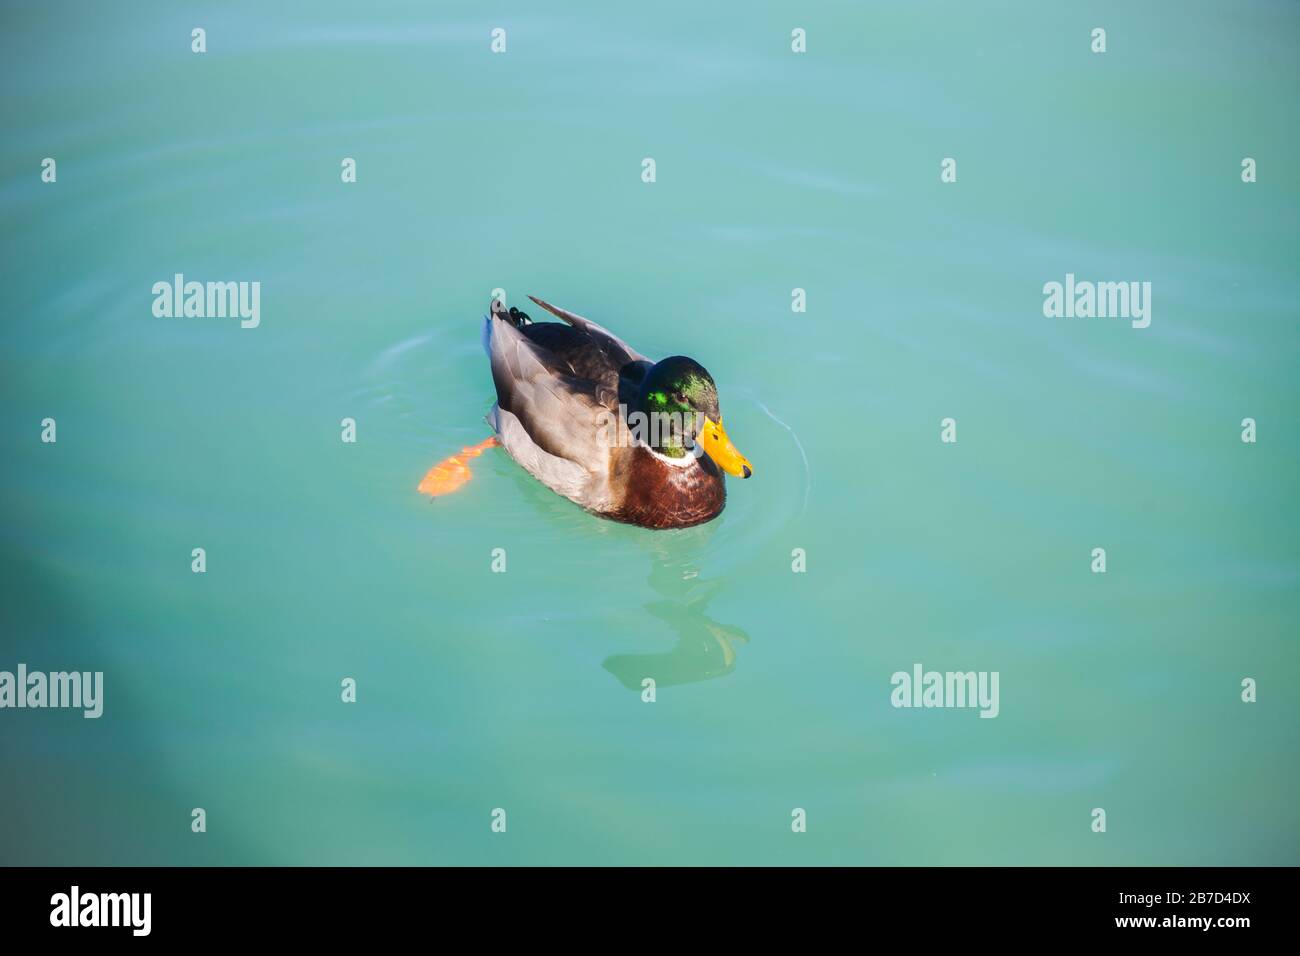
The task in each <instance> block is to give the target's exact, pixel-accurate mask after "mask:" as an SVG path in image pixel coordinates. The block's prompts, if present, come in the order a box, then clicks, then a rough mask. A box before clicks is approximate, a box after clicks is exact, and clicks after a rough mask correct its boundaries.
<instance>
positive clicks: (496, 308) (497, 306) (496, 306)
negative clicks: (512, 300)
mask: <svg viewBox="0 0 1300 956" xmlns="http://www.w3.org/2000/svg"><path fill="white" fill-rule="evenodd" d="M492 314H493V315H495V316H496V317H497V318H498V319H505V321H507V322H509V323H510V324H511V325H513V326H514V327H515V328H517V329H522V328H523V327H524V326H525V325H528V324H529V323H531V322H532V321H533V320H532V319H530V318H529V317H528V313H527V312H520V311H519V310H518V309H516V308H514V307H513V306H512V307H511V308H509V309H507V308H506V307H505V304H504V303H503V302H501V301H500V300H499V299H493V300H492Z"/></svg>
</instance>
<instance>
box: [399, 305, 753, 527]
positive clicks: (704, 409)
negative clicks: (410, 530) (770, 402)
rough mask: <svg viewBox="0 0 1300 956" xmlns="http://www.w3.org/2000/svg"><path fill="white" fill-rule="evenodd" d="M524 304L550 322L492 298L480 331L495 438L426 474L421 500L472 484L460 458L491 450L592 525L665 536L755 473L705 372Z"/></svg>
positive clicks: (717, 507) (720, 502) (707, 515)
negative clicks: (492, 391)
mask: <svg viewBox="0 0 1300 956" xmlns="http://www.w3.org/2000/svg"><path fill="white" fill-rule="evenodd" d="M528 298H529V299H530V300H531V301H533V302H534V303H536V304H537V305H538V306H539V307H540V308H542V309H545V310H546V311H547V312H549V313H551V314H552V315H554V316H555V317H556V318H557V319H559V320H560V321H558V322H554V321H533V319H532V317H531V316H529V315H528V314H527V313H525V312H522V311H520V310H519V309H516V308H509V309H507V308H506V306H505V304H504V303H503V302H502V301H501V300H500V299H493V301H492V304H491V307H490V311H489V313H488V315H486V316H485V317H484V320H483V329H482V343H483V348H484V350H485V351H486V352H487V355H488V360H489V364H490V367H491V371H492V382H493V385H494V386H495V388H496V403H495V404H494V405H493V406H492V409H491V411H490V412H489V413H488V416H487V421H488V424H489V425H490V426H491V428H492V432H493V434H492V436H491V437H489V438H488V439H487V440H485V441H483V442H480V443H479V444H477V445H474V446H469V447H466V448H462V449H461V451H460V452H459V453H458V454H457V455H453V456H451V457H450V458H447V459H445V460H444V461H442V462H439V463H438V464H437V465H435V466H434V467H433V468H431V469H430V470H429V471H428V473H427V474H426V475H425V477H424V479H423V480H422V481H421V482H420V485H419V490H420V491H421V492H423V493H425V494H427V495H430V496H432V497H438V496H441V495H444V494H448V493H450V492H452V491H455V490H456V489H458V488H460V487H461V486H463V485H464V484H465V483H466V482H467V481H468V480H469V479H470V476H471V472H470V468H469V464H468V460H469V459H472V458H476V457H478V456H479V455H481V454H484V453H485V452H487V451H488V450H489V449H491V448H494V447H501V448H503V449H504V450H505V452H506V454H507V455H509V456H510V458H512V459H513V460H514V461H515V463H516V464H518V465H519V466H520V467H521V468H523V469H524V471H526V472H528V474H530V475H532V476H533V477H534V478H536V479H537V480H538V481H540V482H541V483H542V484H543V485H545V486H546V487H547V488H549V489H551V490H552V491H554V492H555V493H556V494H558V495H562V496H563V497H565V498H567V499H569V500H570V501H572V502H574V503H575V504H577V505H578V506H579V507H581V508H583V509H585V510H586V511H588V512H590V513H592V514H594V515H597V516H599V517H601V518H606V519H609V520H612V521H618V522H623V523H625V524H631V525H637V526H639V527H642V528H650V529H671V528H688V527H691V526H694V525H699V524H703V523H705V522H708V521H712V520H713V519H714V518H716V517H717V516H718V515H720V514H721V513H722V510H723V508H724V507H725V506H726V501H727V489H726V478H725V476H726V475H731V476H734V477H737V478H742V479H743V478H749V477H750V476H751V475H753V473H754V469H753V466H752V465H751V464H750V462H749V459H747V458H746V457H745V456H744V455H742V454H741V453H740V451H739V450H738V449H737V448H736V446H735V445H734V444H733V443H732V441H731V439H730V438H729V437H728V436H727V432H726V429H725V428H724V427H723V418H722V411H721V408H720V405H719V399H718V387H717V384H716V383H715V382H714V380H713V376H712V375H710V374H709V372H708V370H707V369H705V368H704V366H703V365H701V364H700V363H699V362H697V361H695V360H694V359H692V358H688V357H687V356H684V355H672V356H669V357H667V358H664V359H660V360H659V361H657V362H655V361H651V360H650V359H648V358H647V357H646V356H644V355H642V354H641V353H640V352H638V351H637V350H636V349H634V348H632V347H631V346H630V345H628V344H627V343H626V342H624V341H623V340H622V339H621V338H619V337H618V336H616V335H615V334H614V333H612V332H610V331H609V330H608V329H606V328H604V327H602V326H600V325H597V324H596V323H595V322H592V321H591V320H589V319H585V318H583V317H582V316H580V315H576V314H575V313H573V312H570V311H568V310H567V309H562V308H559V307H558V306H554V305H551V304H550V303H549V302H545V301H543V300H542V299H539V298H536V297H534V296H529V297H528Z"/></svg>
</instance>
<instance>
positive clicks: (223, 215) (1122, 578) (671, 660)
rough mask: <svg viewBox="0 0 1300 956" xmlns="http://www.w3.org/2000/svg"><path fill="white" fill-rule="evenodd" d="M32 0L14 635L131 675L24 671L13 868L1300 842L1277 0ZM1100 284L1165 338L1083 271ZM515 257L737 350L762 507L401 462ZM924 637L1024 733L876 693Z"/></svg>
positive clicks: (1289, 50)
mask: <svg viewBox="0 0 1300 956" xmlns="http://www.w3.org/2000/svg"><path fill="white" fill-rule="evenodd" d="M3 22H4V29H3V31H0V62H3V63H4V66H3V70H4V77H5V81H6V87H7V91H8V95H7V96H5V97H4V98H3V100H2V101H0V111H3V117H2V118H3V126H4V129H5V137H4V140H3V145H2V146H0V203H2V205H3V210H4V223H5V229H4V233H3V237H4V238H3V242H4V255H3V258H2V259H0V270H2V272H3V274H2V276H0V280H2V284H3V289H4V303H5V321H4V323H3V325H0V343H2V344H3V349H2V352H0V354H2V358H0V360H2V361H3V366H0V372H2V374H0V395H2V396H3V400H4V401H3V409H4V411H3V418H2V419H0V421H2V424H3V433H2V435H0V441H2V442H3V462H4V466H3V469H2V470H0V482H2V485H0V487H2V489H3V502H4V523H3V528H4V534H3V537H2V538H0V542H2V543H0V572H2V574H0V579H2V580H3V582H4V584H3V587H4V592H3V600H2V601H0V670H13V669H14V668H15V666H16V665H17V664H18V663H19V662H24V663H26V664H27V665H28V667H29V668H31V669H39V670H49V671H53V670H67V669H76V670H85V671H102V672H103V673H104V686H105V691H104V693H105V701H104V715H103V717H102V718H100V719H98V720H85V719H82V717H81V715H80V714H79V713H77V712H70V711H55V710H21V711H19V710H4V711H0V747H2V748H3V757H4V767H5V781H4V786H3V787H2V788H0V862H4V863H56V864H74V863H75V864H103V863H128V864H145V863H175V864H240V863H251V864H293V863H300V864H334V863H395V864H425V863H454V864H499V863H529V864H536V863H598V864H609V863H651V864H668V863H690V864H714V863H740V864H758V863H828V864H849V863H871V864H977V863H992V864H1013V863H1021V864H1063V863H1083V864H1103V863H1120V864H1160V863H1162V864H1229V863H1235V864H1263V863H1272V864H1293V863H1296V862H1297V851H1298V850H1300V811H1297V803H1296V801H1295V792H1296V787H1297V783H1300V765H1298V755H1297V746H1296V743H1297V726H1300V719H1298V718H1300V705H1298V704H1297V701H1296V695H1295V688H1296V686H1297V681H1298V680H1300V666H1298V662H1297V652H1296V643H1295V642H1296V619H1297V612H1298V611H1300V545H1298V540H1300V539H1298V536H1297V530H1298V523H1297V519H1296V511H1295V503H1294V491H1295V486H1296V485H1295V483H1296V474H1297V471H1298V469H1300V439H1298V437H1297V429H1296V410H1297V407H1300V387H1298V386H1297V378H1296V371H1297V359H1300V339H1298V337H1297V333H1296V328H1297V325H1296V323H1297V318H1300V307H1298V306H1297V300H1298V295H1297V293H1298V292H1300V288H1298V283H1297V270H1296V263H1297V262H1298V261H1300V242H1298V241H1297V230H1296V222H1297V215H1298V214H1300V189H1298V187H1297V183H1296V178H1295V175H1294V162H1295V157H1296V156H1297V155H1300V136H1298V135H1297V129H1296V122H1295V119H1296V116H1297V115H1300V114H1298V113H1297V100H1298V99H1300V96H1298V94H1300V81H1298V80H1297V72H1296V68H1295V67H1296V61H1295V54H1296V41H1297V35H1298V30H1300V9H1298V8H1297V7H1296V6H1295V5H1294V4H1291V3H1281V2H1279V3H1249V4H1232V5H1224V4H1217V3H1160V4H1142V5H1132V4H1119V3H1115V4H1103V5H1094V6H1093V8H1092V9H1090V10H1087V11H1085V10H1082V9H1079V8H1078V7H1077V5H1067V4H1042V3H1030V2H1024V3H1008V4H996V5H992V6H989V7H984V6H983V5H974V4H970V5H968V4H959V3H935V4H915V5H914V4H897V5H883V4H882V5H871V6H867V5H861V6H858V5H854V6H853V7H850V5H847V4H829V3H828V4H819V5H815V6H812V7H805V6H803V5H799V6H792V5H788V4H779V3H749V4H744V5H740V4H729V5H704V4H679V3H669V4H653V5H650V6H643V7H633V8H628V9H626V10H620V9H616V8H614V7H612V6H611V5H609V4H598V3H584V4H562V5H558V6H556V7H554V8H551V7H547V8H546V9H543V8H540V7H538V6H537V5H535V4H524V3H503V4H496V5H494V6H493V7H492V8H491V9H486V8H484V7H483V5H482V4H478V3H470V2H463V3H439V4H428V3H403V4H390V3H385V4H378V5H374V7H373V8H372V7H371V6H367V5H361V6H357V5H354V4H345V3H340V2H328V3H313V4H310V5H296V6H295V7H294V8H293V9H291V10H280V9H274V8H271V6H270V5H266V4H257V3H247V2H240V3H223V4H220V5H209V6H206V7H203V8H200V9H194V10H187V9H183V8H179V7H178V6H177V5H174V4H163V3H155V4H143V5H133V8H132V12H131V13H130V15H129V16H128V15H127V14H126V13H125V12H123V11H120V10H117V9H116V8H114V7H112V6H111V5H104V4H94V3H82V4H61V5H43V6H39V7H37V6H31V7H23V8H21V9H8V10H6V11H5V12H4V14H3ZM1097 26H1102V27H1104V28H1105V29H1106V30H1107V46H1108V48H1107V51H1106V52H1105V53H1104V54H1095V53H1092V52H1091V50H1090V43H1091V40H1090V31H1091V30H1092V29H1093V28H1094V27H1097ZM194 27H203V28H204V29H205V30H206V31H207V33H206V40H207V52H206V53H203V54H195V53H193V52H191V48H190V43H191V39H190V38H191V33H190V31H191V30H192V28H194ZM495 27H501V28H504V29H505V30H506V37H507V39H506V43H507V47H506V52H505V53H501V54H494V53H492V52H491V49H490V43H491V36H490V34H491V31H492V29H493V28H495ZM796 27H800V28H803V29H805V30H806V31H807V49H808V52H807V53H804V54H795V53H793V52H791V49H790V42H791V40H790V34H791V30H792V29H794V28H796ZM44 157H51V158H54V159H55V160H56V162H57V180H56V182H53V183H43V182H42V181H41V160H42V159H43V158H44ZM344 157H350V158H353V159H355V160H356V164H357V181H356V182H355V183H348V184H345V183H343V182H341V176H340V168H341V162H342V160H343V158H344ZM647 157H650V158H653V159H655V162H656V181H655V182H654V183H645V182H643V181H642V178H641V173H642V160H643V159H644V158H647ZM946 157H952V158H955V159H956V160H957V181H956V182H954V183H943V182H941V181H940V163H941V161H942V160H943V159H944V158H946ZM1243 157H1252V158H1254V159H1255V160H1256V161H1257V163H1258V181H1257V182H1255V183H1250V184H1247V183H1243V182H1242V181H1241V175H1240V173H1241V161H1242V159H1243ZM176 273H183V274H184V275H185V276H186V277H187V278H188V279H194V280H198V281H226V280H229V281H250V282H251V281H257V282H260V283H261V287H260V288H261V304H260V324H259V325H258V326H257V327H256V328H247V329H245V328H241V327H240V325H239V323H238V321H237V320H233V319H229V318H159V317H156V316H155V315H154V314H153V312H152V303H153V294H152V292H151V289H152V286H153V284H154V283H155V282H159V281H164V282H168V281H171V279H172V276H173V275H174V274H176ZM1067 273H1072V274H1075V275H1077V276H1078V277H1080V278H1081V279H1092V280H1107V281H1128V280H1132V281H1149V282H1151V283H1152V289H1153V293H1152V300H1151V304H1152V309H1151V319H1152V321H1151V324H1150V327H1148V328H1145V329H1136V328H1133V327H1132V325H1131V324H1130V322H1129V321H1127V320H1112V319H1099V318H1097V319H1072V320H1065V319H1051V318H1046V317H1044V314H1043V292H1042V288H1043V285H1044V283H1047V282H1051V281H1064V278H1065V276H1066V274H1067ZM496 288H503V289H504V290H505V291H506V294H507V297H508V300H509V302H510V304H512V305H520V306H528V305H529V303H527V302H526V300H525V298H524V297H525V295H526V294H529V293H531V294H534V295H539V296H542V297H544V298H547V299H549V300H550V301H552V302H555V303H557V304H558V305H561V306H564V307H567V308H570V309H572V310H574V311H577V312H579V313H582V314H584V315H587V316H588V317H590V318H592V319H595V320H596V321H598V322H601V323H603V324H605V325H608V326H609V327H611V328H612V329H613V330H615V331H616V332H617V333H619V334H620V335H622V336H624V337H625V338H627V339H628V340H629V341H630V342H632V343H633V344H634V345H635V346H636V347H638V348H639V349H640V350H641V351H643V352H645V353H647V354H649V355H651V356H656V357H657V356H662V355H667V354H673V353H685V354H689V355H691V356H693V357H694V358H696V359H698V360H699V361H700V362H702V363H703V364H704V365H705V366H706V367H708V368H709V370H710V371H711V372H712V373H713V376H714V377H715V379H716V380H717V382H718V386H719V389H720V393H721V399H722V408H723V411H724V412H725V414H726V421H727V428H728V431H729V433H730V434H731V436H732V438H733V439H734V440H735V441H736V443H737V445H738V446H739V447H740V449H741V450H742V451H743V452H744V453H745V454H746V455H747V456H748V457H749V459H750V460H751V461H752V462H753V464H754V467H755V470H756V474H755V477H754V478H753V479H752V480H750V481H747V482H743V483H741V482H737V481H732V482H731V483H730V484H729V493H730V497H729V503H728V507H727V510H726V511H725V512H724V513H723V515H722V516H721V517H720V518H719V519H718V520H717V521H715V522H713V523H711V524H709V525H706V526H703V527H700V528H696V529H691V530H687V531H682V532H660V533H655V532H648V531H644V530H640V529H636V528H631V527H626V526H622V525H616V524H612V523H608V522H603V521H600V520H598V519H596V518H593V517H591V516H589V515H587V514H585V513H583V512H581V511H579V510H578V509H577V508H576V507H574V506H573V505H571V504H569V503H568V502H566V501H564V500H563V499H560V498H558V497H556V496H555V495H554V494H552V493H551V492H549V491H547V490H546V489H545V488H543V487H542V486H540V485H539V484H538V483H536V482H535V481H533V480H532V479H531V478H529V477H528V476H527V475H525V474H524V473H523V472H522V471H521V470H520V469H519V468H518V467H517V466H515V465H514V464H513V463H512V462H511V461H510V460H509V459H508V458H506V457H505V455H504V454H503V453H502V452H501V451H500V450H496V451H493V452H490V453H489V454H487V455H485V456H484V457H482V458H480V459H478V460H477V461H476V462H475V468H474V472H475V477H474V479H473V480H472V481H471V482H470V483H469V484H468V485H467V486H466V487H465V488H464V489H463V490H462V491H460V492H458V493H457V494H455V495H453V496H450V497H448V498H444V499H440V500H438V501H436V502H430V501H429V500H427V499H424V498H422V497H421V496H420V495H418V494H417V493H416V492H415V486H416V483H417V482H418V481H419V479H420V477H421V476H422V475H423V473H424V471H425V470H426V469H427V468H428V467H429V466H430V465H432V464H433V463H434V462H435V461H437V460H438V459H440V458H442V457H444V456H445V455H448V454H451V453H453V452H454V451H456V450H457V449H458V448H460V447H461V446H462V445H466V444H471V443H474V442H477V441H479V440H481V439H482V438H484V437H486V435H487V434H488V432H487V430H486V427H485V425H484V423H483V416H484V414H485V413H486V412H487V410H488V408H489V407H490V405H491V403H492V401H493V391H492V384H491V379H490V376H489V374H488V370H487V365H486V361H485V358H484V356H483V354H482V352H481V350H480V347H479V341H478V337H479V321H480V317H481V316H482V314H483V313H484V311H485V310H486V308H487V304H488V301H489V298H490V296H491V295H492V290H493V289H496ZM795 288H802V289H805V290H806V293H807V311H806V312H803V313H796V312H792V310H791V290H793V289H795ZM530 311H533V312H534V313H535V314H536V312H537V310H533V309H531V308H530ZM349 417H350V418H353V419H355V421H356V423H357V425H356V427H357V441H356V442H355V443H351V444H349V443H344V442H343V441H341V439H340V431H341V427H340V422H341V421H342V420H343V419H344V418H349ZM948 417H951V418H954V419H955V420H956V422H957V439H958V440H957V442H956V443H943V442H941V441H940V421H941V419H944V418H948ZM1246 417H1251V418H1254V419H1255V420H1256V421H1257V423H1258V440H1257V442H1255V443H1254V444H1246V443H1243V442H1242V441H1241V438H1240V436H1241V430H1242V429H1241V424H1240V423H1241V420H1242V419H1243V418H1246ZM45 418H53V419H55V420H56V422H57V441H56V442H55V443H52V444H51V443H43V442H42V441H41V422H42V420H43V419H45ZM200 547H201V548H204V549H205V551H206V555H207V570H206V572H205V573H203V574H195V573H192V572H191V552H192V550H193V549H194V548H200ZM1097 547H1103V548H1105V549H1106V553H1107V570H1106V573H1105V574H1094V573H1092V571H1091V569H1090V565H1091V563H1092V556H1091V555H1092V551H1093V549H1094V548H1097ZM498 548H500V549H504V551H505V554H506V560H507V570H506V571H505V573H494V572H493V570H492V560H493V559H492V553H493V551H494V549H498ZM797 548H801V549H804V553H805V554H806V568H807V570H806V571H805V572H804V573H794V572H793V571H792V560H793V559H792V552H793V551H794V549H797ZM916 663H921V664H923V665H924V667H925V668H926V669H936V670H940V671H947V670H960V671H966V670H976V671H990V672H991V671H996V672H998V673H999V675H1000V712H999V714H998V716H997V718H996V719H980V718H979V717H978V716H977V712H976V711H973V710H969V709H920V710H918V709H900V708H894V707H892V706H891V704H890V693H891V689H892V688H891V682H890V681H891V675H892V674H893V673H894V672H896V671H900V670H901V671H909V672H910V671H911V669H912V667H913V665H914V664H916ZM646 676H650V677H654V678H655V679H656V680H657V682H658V684H657V697H656V700H655V702H654V703H645V702H643V701H642V697H641V679H642V678H643V677H646ZM346 677H351V678H353V679H355V681H356V682H357V701H356V702H355V703H343V702H342V701H341V699H340V696H341V694H340V684H341V681H342V680H343V679H344V678H346ZM1245 677H1251V678H1254V679H1255V680H1257V681H1258V701H1257V702H1255V703H1249V704H1248V703H1243V702H1242V701H1241V699H1240V695H1241V681H1242V679H1243V678H1245ZM195 807H201V808H204V809H205V810H206V812H207V832H205V833H202V834H197V833H193V832H191V810H192V809H193V808H195ZM495 808H503V809H505V810H506V812H507V819H508V826H507V830H506V832H505V833H504V834H502V833H493V832H492V830H491V827H490V824H491V814H492V811H493V810H494V809H495ZM794 808H802V809H804V810H805V811H806V813H807V832H806V833H794V832H792V830H791V819H792V817H791V813H792V810H793V809H794ZM1094 808H1103V809H1105V811H1106V814H1107V830H1106V832H1105V833H1104V834H1103V833H1094V832H1092V829H1091V823H1092V816H1091V813H1092V810H1093V809H1094Z"/></svg>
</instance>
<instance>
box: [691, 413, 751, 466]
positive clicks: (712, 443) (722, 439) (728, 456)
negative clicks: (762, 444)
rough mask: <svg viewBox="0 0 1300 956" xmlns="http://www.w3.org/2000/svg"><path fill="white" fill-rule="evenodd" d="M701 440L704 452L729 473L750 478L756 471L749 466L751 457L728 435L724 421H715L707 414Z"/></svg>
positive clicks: (701, 430) (701, 431)
mask: <svg viewBox="0 0 1300 956" xmlns="http://www.w3.org/2000/svg"><path fill="white" fill-rule="evenodd" d="M700 440H701V441H702V442H703V443H704V453H705V454H706V455H708V456H709V457H710V458H712V459H713V463H714V464H715V465H717V466H718V467H719V468H721V469H722V470H723V471H725V472H726V473H727V474H729V475H736V476H737V477H740V478H748V477H749V476H750V475H752V474H753V473H754V469H753V468H751V467H749V459H748V458H746V457H745V456H744V455H742V454H741V453H740V449H738V448H737V447H736V446H735V445H733V444H732V443H731V439H730V438H728V437H727V432H726V430H725V429H724V428H723V427H722V422H715V421H714V420H713V419H712V418H709V417H707V416H705V419H704V427H703V428H702V429H700Z"/></svg>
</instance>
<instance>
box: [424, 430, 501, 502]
mask: <svg viewBox="0 0 1300 956" xmlns="http://www.w3.org/2000/svg"><path fill="white" fill-rule="evenodd" d="M499 444H501V443H500V442H499V441H497V440H496V438H495V437H492V438H488V439H485V440H484V441H481V442H479V443H478V444H477V445H469V446H467V447H465V448H462V449H461V450H460V451H459V452H457V453H456V454H454V455H452V456H451V457H450V458H444V459H443V460H442V461H440V462H438V464H436V465H434V466H433V467H432V468H430V469H429V470H428V471H427V472H426V473H425V475H424V477H423V478H422V479H420V485H419V488H418V489H417V490H418V491H420V492H421V493H422V494H426V495H429V496H431V497H434V498H436V497H438V496H439V495H449V494H451V493H452V492H453V491H455V490H456V489H458V488H459V487H460V486H461V485H463V484H465V482H467V481H469V480H470V478H472V477H473V476H472V475H471V474H470V471H469V465H467V464H465V462H466V461H467V460H469V459H470V458H477V457H478V456H479V455H481V454H483V452H485V451H487V450H488V449H489V448H494V447H495V446H497V445H499Z"/></svg>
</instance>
